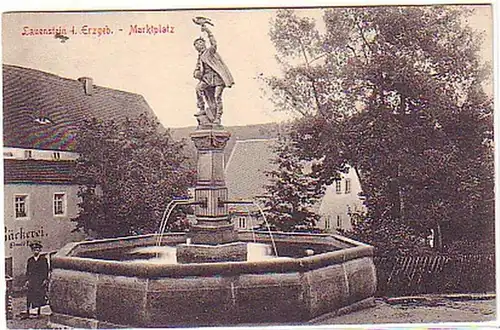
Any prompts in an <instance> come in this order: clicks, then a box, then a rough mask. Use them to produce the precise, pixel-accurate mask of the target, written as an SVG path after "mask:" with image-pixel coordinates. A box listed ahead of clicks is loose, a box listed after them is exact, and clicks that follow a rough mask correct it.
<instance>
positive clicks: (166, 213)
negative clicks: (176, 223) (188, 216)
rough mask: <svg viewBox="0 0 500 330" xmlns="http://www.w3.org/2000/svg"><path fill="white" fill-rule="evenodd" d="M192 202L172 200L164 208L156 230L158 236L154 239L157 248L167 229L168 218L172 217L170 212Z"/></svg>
mask: <svg viewBox="0 0 500 330" xmlns="http://www.w3.org/2000/svg"><path fill="white" fill-rule="evenodd" d="M193 203H194V202H193V201H191V200H189V199H173V200H172V201H170V203H168V205H167V207H166V208H165V211H164V212H163V217H162V219H161V221H160V228H159V230H158V233H157V234H158V236H157V237H156V246H157V247H159V246H161V240H162V237H163V233H164V232H165V229H166V227H167V223H168V219H170V216H171V215H172V212H173V211H174V209H175V208H176V207H177V206H178V205H189V204H193Z"/></svg>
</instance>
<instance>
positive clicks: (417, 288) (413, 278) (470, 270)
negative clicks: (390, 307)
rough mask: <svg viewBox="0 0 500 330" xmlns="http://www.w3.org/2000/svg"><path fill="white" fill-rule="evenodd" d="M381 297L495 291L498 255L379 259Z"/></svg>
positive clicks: (375, 259)
mask: <svg viewBox="0 0 500 330" xmlns="http://www.w3.org/2000/svg"><path fill="white" fill-rule="evenodd" d="M374 262H375V266H376V267H377V277H378V288H377V296H386V297H392V296H406V295H415V294H423V293H480V292H494V291H495V255H494V254H462V255H432V256H429V255H427V256H425V255H422V256H418V255H413V256H404V257H403V256H400V257H396V256H376V257H375V258H374Z"/></svg>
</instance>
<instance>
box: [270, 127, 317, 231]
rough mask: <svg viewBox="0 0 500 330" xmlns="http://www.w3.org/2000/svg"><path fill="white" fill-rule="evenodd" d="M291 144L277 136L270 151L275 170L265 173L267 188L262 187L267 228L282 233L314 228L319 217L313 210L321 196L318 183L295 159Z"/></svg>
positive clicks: (284, 137)
mask: <svg viewBox="0 0 500 330" xmlns="http://www.w3.org/2000/svg"><path fill="white" fill-rule="evenodd" d="M295 148H296V146H295V144H294V143H293V142H292V141H291V140H289V139H287V138H286V135H279V138H278V140H277V144H276V146H275V147H274V151H275V153H276V155H277V157H276V159H274V161H273V163H274V164H276V169H274V170H271V171H268V172H266V175H267V176H268V177H269V178H270V182H271V183H270V184H268V185H266V191H267V193H266V198H265V201H264V210H265V214H266V219H267V221H268V222H269V224H270V225H272V226H274V227H275V228H276V229H278V230H282V231H294V230H305V231H311V230H313V229H314V228H315V226H316V222H317V221H318V219H319V215H318V214H316V213H315V212H314V210H313V206H314V204H315V203H316V202H317V201H318V198H319V197H320V196H321V193H322V187H321V185H319V184H318V179H317V178H314V177H312V176H311V175H310V173H307V167H306V164H305V163H304V162H303V161H301V160H300V159H299V157H298V152H297V150H296V149H295Z"/></svg>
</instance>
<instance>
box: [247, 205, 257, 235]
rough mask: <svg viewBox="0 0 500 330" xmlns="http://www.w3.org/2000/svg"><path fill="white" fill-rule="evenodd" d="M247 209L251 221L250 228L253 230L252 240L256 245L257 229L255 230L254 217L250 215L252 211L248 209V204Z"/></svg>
mask: <svg viewBox="0 0 500 330" xmlns="http://www.w3.org/2000/svg"><path fill="white" fill-rule="evenodd" d="M245 209H246V210H247V218H249V219H250V228H251V230H252V238H253V242H254V243H255V242H256V238H255V229H254V228H253V222H252V215H251V214H250V210H249V209H248V206H246V204H245Z"/></svg>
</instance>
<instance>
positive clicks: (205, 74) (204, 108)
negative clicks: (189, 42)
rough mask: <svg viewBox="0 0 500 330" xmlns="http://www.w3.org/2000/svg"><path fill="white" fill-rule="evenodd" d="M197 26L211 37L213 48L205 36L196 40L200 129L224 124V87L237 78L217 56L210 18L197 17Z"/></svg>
mask: <svg viewBox="0 0 500 330" xmlns="http://www.w3.org/2000/svg"><path fill="white" fill-rule="evenodd" d="M193 22H194V23H195V24H198V25H200V26H201V31H202V32H205V33H206V34H207V37H208V40H209V42H210V47H208V48H207V46H206V43H205V39H203V38H202V37H200V38H198V39H196V40H195V41H194V47H195V48H196V50H197V51H198V62H197V63H196V68H195V71H194V75H193V76H194V78H196V79H198V80H199V83H198V85H197V86H196V99H197V106H198V110H199V111H198V113H197V114H196V117H197V118H198V124H199V125H200V126H213V125H220V123H221V116H222V92H223V91H224V88H226V87H231V86H232V85H233V84H234V80H233V76H232V75H231V72H229V69H228V68H227V66H226V64H224V61H223V60H222V58H221V57H220V55H219V53H217V41H216V40H215V37H214V35H213V33H212V31H211V30H210V29H209V28H208V27H207V25H212V26H213V24H212V22H211V21H210V19H208V18H206V17H195V18H194V19H193Z"/></svg>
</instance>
